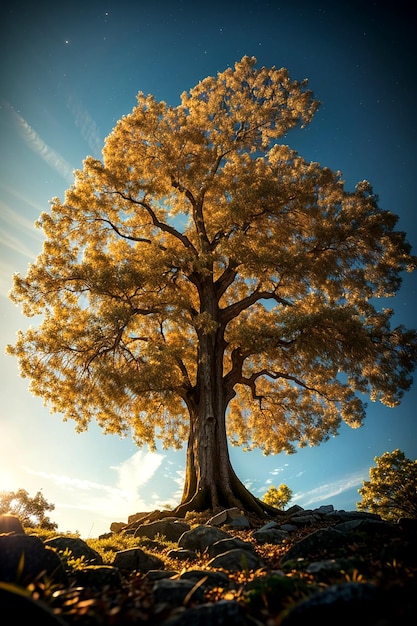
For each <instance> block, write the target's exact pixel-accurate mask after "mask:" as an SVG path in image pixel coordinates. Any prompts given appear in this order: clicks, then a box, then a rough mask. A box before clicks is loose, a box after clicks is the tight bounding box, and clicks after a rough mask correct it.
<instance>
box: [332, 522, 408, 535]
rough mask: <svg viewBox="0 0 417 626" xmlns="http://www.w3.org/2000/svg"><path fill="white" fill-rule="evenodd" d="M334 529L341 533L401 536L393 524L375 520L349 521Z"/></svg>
mask: <svg viewBox="0 0 417 626" xmlns="http://www.w3.org/2000/svg"><path fill="white" fill-rule="evenodd" d="M335 529H336V530H339V531H341V532H343V533H347V532H362V533H367V534H369V535H389V536H390V537H395V536H397V537H399V536H400V534H401V533H400V529H399V528H398V526H396V525H395V524H390V523H388V522H383V521H382V520H381V521H380V520H376V519H356V520H350V521H349V522H342V523H341V524H337V525H336V526H335Z"/></svg>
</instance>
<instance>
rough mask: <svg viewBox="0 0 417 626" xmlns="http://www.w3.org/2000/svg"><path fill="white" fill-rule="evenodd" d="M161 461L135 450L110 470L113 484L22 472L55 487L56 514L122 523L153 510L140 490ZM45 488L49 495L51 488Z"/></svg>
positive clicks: (152, 504)
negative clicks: (71, 512) (71, 511)
mask: <svg viewBox="0 0 417 626" xmlns="http://www.w3.org/2000/svg"><path fill="white" fill-rule="evenodd" d="M163 459H164V456H163V455H162V454H157V453H151V452H143V451H141V450H139V451H138V452H136V453H135V454H134V455H133V456H131V457H130V458H128V459H127V460H126V461H124V462H123V463H121V464H120V465H117V466H112V467H111V469H113V470H115V472H116V474H117V477H116V483H115V484H114V485H111V484H108V483H100V482H95V481H90V480H85V479H80V478H77V477H75V476H68V475H64V474H55V473H50V472H44V471H41V470H34V469H32V468H28V467H26V468H24V469H25V471H26V473H28V474H31V475H33V476H36V477H38V478H41V479H43V480H44V481H47V482H48V483H50V486H51V487H55V500H56V510H57V511H59V510H62V509H76V510H77V511H88V512H90V513H91V517H92V519H96V518H97V517H100V518H102V519H109V520H110V521H118V520H126V519H127V518H128V516H129V515H131V514H132V513H134V512H136V511H147V510H151V509H152V508H154V507H155V502H154V500H153V498H152V495H151V493H148V494H147V496H146V497H144V496H143V495H142V494H141V490H142V488H143V487H144V485H146V484H147V483H149V481H150V480H151V478H152V477H153V476H154V475H155V473H156V472H157V470H158V469H159V467H160V465H161V463H162V461H163ZM48 489H49V492H51V493H52V489H51V488H48ZM45 491H46V490H45ZM57 495H58V498H59V501H57Z"/></svg>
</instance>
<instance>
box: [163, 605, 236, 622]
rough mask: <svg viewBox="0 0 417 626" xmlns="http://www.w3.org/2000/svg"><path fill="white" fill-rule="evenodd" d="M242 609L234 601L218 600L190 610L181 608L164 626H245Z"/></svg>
mask: <svg viewBox="0 0 417 626" xmlns="http://www.w3.org/2000/svg"><path fill="white" fill-rule="evenodd" d="M247 623H248V622H247V621H246V620H245V613H244V610H243V608H242V607H241V606H240V604H239V603H238V602H236V601H235V600H219V601H218V602H210V603H205V604H200V606H195V607H191V608H190V609H185V608H181V609H180V612H178V614H177V615H176V616H173V617H171V618H170V619H169V620H168V621H166V622H164V626H213V624H216V626H245V624H247Z"/></svg>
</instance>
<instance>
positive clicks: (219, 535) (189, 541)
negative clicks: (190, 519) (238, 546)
mask: <svg viewBox="0 0 417 626" xmlns="http://www.w3.org/2000/svg"><path fill="white" fill-rule="evenodd" d="M230 538H231V535H230V534H229V533H226V532H225V531H223V530H220V528H214V527H213V526H208V525H205V524H200V525H199V526H196V527H195V528H192V529H191V530H188V531H187V532H185V533H184V534H183V535H181V537H180V538H179V540H178V545H179V547H180V548H186V549H188V550H196V551H197V552H200V553H202V552H205V550H207V548H208V547H209V546H210V545H211V544H213V543H215V542H216V541H220V540H221V539H230Z"/></svg>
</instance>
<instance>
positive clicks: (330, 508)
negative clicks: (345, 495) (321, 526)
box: [314, 504, 334, 515]
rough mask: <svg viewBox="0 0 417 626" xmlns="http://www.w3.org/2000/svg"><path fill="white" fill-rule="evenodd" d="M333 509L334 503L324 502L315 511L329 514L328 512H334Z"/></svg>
mask: <svg viewBox="0 0 417 626" xmlns="http://www.w3.org/2000/svg"><path fill="white" fill-rule="evenodd" d="M333 511H334V506H333V504H323V505H322V506H319V508H318V509H314V513H320V515H327V514H328V513H333Z"/></svg>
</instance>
